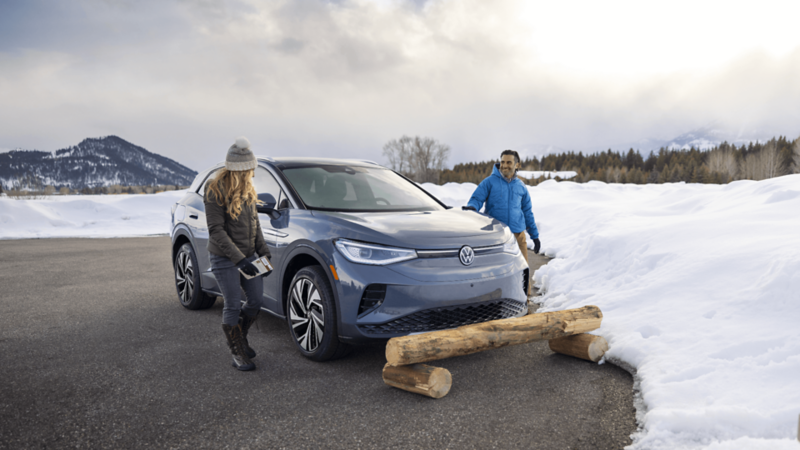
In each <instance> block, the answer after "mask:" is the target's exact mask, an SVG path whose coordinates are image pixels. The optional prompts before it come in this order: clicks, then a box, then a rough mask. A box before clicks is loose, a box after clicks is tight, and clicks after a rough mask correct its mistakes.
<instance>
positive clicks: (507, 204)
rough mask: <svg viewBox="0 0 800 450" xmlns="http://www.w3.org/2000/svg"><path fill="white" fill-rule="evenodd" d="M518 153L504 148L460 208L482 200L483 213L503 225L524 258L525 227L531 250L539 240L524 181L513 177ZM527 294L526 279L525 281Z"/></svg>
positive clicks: (536, 248)
mask: <svg viewBox="0 0 800 450" xmlns="http://www.w3.org/2000/svg"><path fill="white" fill-rule="evenodd" d="M519 161H520V160H519V153H517V152H516V151H514V150H504V151H503V153H501V154H500V164H495V165H494V168H493V169H492V174H491V175H489V176H488V177H487V178H486V179H485V180H483V181H481V184H479V185H478V188H477V189H475V192H473V193H472V197H470V199H469V203H468V204H467V206H465V207H464V208H463V209H469V210H472V211H480V209H481V208H482V207H483V204H484V203H486V211H484V212H485V213H486V214H488V215H490V216H492V217H493V218H495V219H497V220H499V221H500V222H503V223H504V224H505V225H507V226H508V227H509V228H510V229H511V232H512V233H514V236H515V237H516V238H517V244H518V245H519V249H520V250H521V251H522V256H524V257H525V260H526V261H527V259H528V243H527V240H526V238H525V231H526V230H527V231H528V233H530V235H531V238H533V252H534V253H539V248H541V245H542V244H541V242H540V241H539V230H538V229H537V228H536V222H535V221H534V219H533V211H532V210H531V196H530V194H529V193H528V188H527V187H526V186H525V183H523V182H522V180H520V179H519V178H517V177H516V173H517V170H518V169H519ZM528 295H530V283H529V284H528Z"/></svg>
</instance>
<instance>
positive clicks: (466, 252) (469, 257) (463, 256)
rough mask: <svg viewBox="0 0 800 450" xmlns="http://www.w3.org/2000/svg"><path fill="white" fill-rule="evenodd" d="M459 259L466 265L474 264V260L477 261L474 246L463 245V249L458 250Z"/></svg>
mask: <svg viewBox="0 0 800 450" xmlns="http://www.w3.org/2000/svg"><path fill="white" fill-rule="evenodd" d="M458 259H460V260H461V264H463V265H465V266H468V265H470V264H472V261H475V252H474V251H472V247H470V246H469V245H465V246H463V247H461V251H459V252H458Z"/></svg>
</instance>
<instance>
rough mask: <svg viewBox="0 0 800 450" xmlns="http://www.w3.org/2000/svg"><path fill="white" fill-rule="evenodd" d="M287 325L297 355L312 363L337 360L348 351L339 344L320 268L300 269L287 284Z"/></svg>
mask: <svg viewBox="0 0 800 450" xmlns="http://www.w3.org/2000/svg"><path fill="white" fill-rule="evenodd" d="M288 296H289V298H288V300H287V302H286V322H287V323H288V324H289V330H290V332H291V333H292V339H293V340H294V343H295V345H297V349H298V350H299V351H300V353H301V354H302V355H303V356H305V357H306V358H308V359H311V360H312V361H318V362H322V361H330V360H332V359H337V358H340V357H342V356H344V355H345V354H347V352H348V350H349V348H348V347H349V346H348V345H346V344H343V343H341V342H339V335H338V333H337V331H338V330H337V328H338V327H337V317H336V305H335V303H334V300H333V289H331V283H330V281H328V277H327V275H326V274H325V272H324V271H323V270H322V268H321V267H319V266H308V267H304V268H302V269H300V270H299V271H298V272H297V273H296V274H295V276H294V278H292V282H291V283H290V284H289V293H288Z"/></svg>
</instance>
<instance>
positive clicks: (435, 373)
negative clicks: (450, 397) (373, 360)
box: [383, 364, 453, 398]
mask: <svg viewBox="0 0 800 450" xmlns="http://www.w3.org/2000/svg"><path fill="white" fill-rule="evenodd" d="M383 382H384V383H386V384H388V385H389V386H392V387H396V388H398V389H402V390H404V391H408V392H413V393H415V394H421V395H425V396H428V397H431V398H442V397H444V396H445V395H447V393H448V392H450V386H452V385H453V377H452V376H451V375H450V371H449V370H447V369H443V368H441V367H433V366H427V365H425V364H414V365H412V366H393V365H391V364H386V365H385V366H383Z"/></svg>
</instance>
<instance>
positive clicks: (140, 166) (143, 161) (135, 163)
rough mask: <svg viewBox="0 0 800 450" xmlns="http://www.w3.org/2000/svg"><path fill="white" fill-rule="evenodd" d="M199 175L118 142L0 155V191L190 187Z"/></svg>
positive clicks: (104, 139)
mask: <svg viewBox="0 0 800 450" xmlns="http://www.w3.org/2000/svg"><path fill="white" fill-rule="evenodd" d="M195 175H197V172H195V171H194V170H191V169H189V168H188V167H186V166H183V165H181V164H179V163H177V162H175V161H173V160H171V159H169V158H166V157H164V156H161V155H157V154H155V153H151V152H149V151H147V150H145V149H143V148H142V147H138V146H136V145H134V144H131V143H130V142H128V141H126V140H124V139H121V138H119V137H117V136H106V137H102V138H89V139H84V140H83V141H82V142H81V143H80V144H78V145H75V146H72V147H69V148H65V149H62V150H56V151H55V152H53V153H50V152H43V151H37V150H12V151H10V152H6V153H0V183H2V186H3V188H4V189H12V188H13V187H14V186H15V184H19V183H20V182H21V183H22V185H23V186H26V185H27V186H30V187H34V186H37V185H38V186H46V185H53V186H56V187H61V186H67V187H69V188H71V189H82V188H85V187H90V188H93V187H98V186H110V185H113V184H121V185H124V186H145V185H159V184H160V185H179V186H188V185H189V184H191V182H192V180H193V179H194V177H195Z"/></svg>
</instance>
